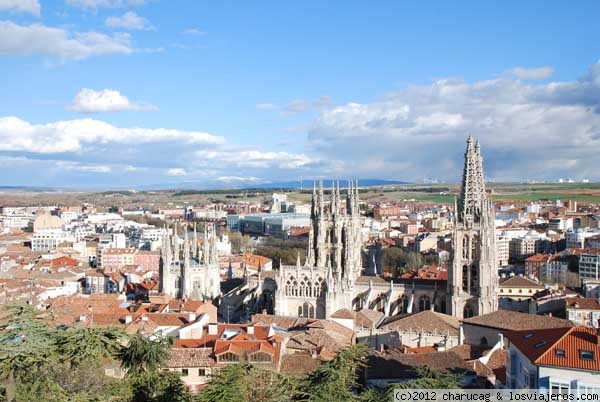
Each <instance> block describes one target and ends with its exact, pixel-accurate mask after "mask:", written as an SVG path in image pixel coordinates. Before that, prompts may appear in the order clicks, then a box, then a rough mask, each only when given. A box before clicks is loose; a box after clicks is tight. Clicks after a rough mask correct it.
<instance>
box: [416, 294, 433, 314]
mask: <svg viewBox="0 0 600 402" xmlns="http://www.w3.org/2000/svg"><path fill="white" fill-rule="evenodd" d="M427 310H431V299H430V298H429V296H425V295H423V296H421V297H419V311H427Z"/></svg>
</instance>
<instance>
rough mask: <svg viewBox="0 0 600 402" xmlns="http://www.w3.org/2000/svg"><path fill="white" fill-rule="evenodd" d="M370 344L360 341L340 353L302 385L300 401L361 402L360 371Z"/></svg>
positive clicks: (363, 365)
mask: <svg viewBox="0 0 600 402" xmlns="http://www.w3.org/2000/svg"><path fill="white" fill-rule="evenodd" d="M366 354H367V345H366V344H364V343H359V344H357V345H354V346H351V347H349V348H347V349H344V350H342V351H340V352H339V353H338V355H337V356H336V357H335V359H333V360H331V361H329V362H327V363H326V364H324V365H323V366H321V367H319V368H318V369H317V370H316V371H314V372H313V373H311V374H310V375H309V376H308V378H307V379H306V380H305V381H304V382H303V383H302V384H301V385H300V390H299V397H298V400H299V401H306V402H327V401H340V402H342V401H343V402H346V401H358V400H360V398H359V395H358V394H357V393H356V392H355V390H356V388H357V387H358V382H357V379H358V370H359V369H360V368H363V367H365V363H364V361H365V357H366Z"/></svg>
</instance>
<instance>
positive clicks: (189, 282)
mask: <svg viewBox="0 0 600 402" xmlns="http://www.w3.org/2000/svg"><path fill="white" fill-rule="evenodd" d="M183 229H184V230H183V231H184V235H183V241H181V240H182V239H180V238H179V236H178V235H177V226H175V227H174V228H173V235H171V234H169V235H167V236H165V237H163V244H162V247H161V264H160V265H161V266H160V288H161V289H160V291H161V292H164V293H165V294H167V295H169V296H171V297H174V298H179V299H187V298H192V299H199V300H204V299H206V300H214V299H216V298H218V297H219V296H220V295H221V276H220V273H219V255H218V252H217V234H216V230H215V226H214V225H208V224H207V225H206V227H205V229H204V237H203V238H202V241H201V242H200V241H199V239H198V235H197V233H196V226H195V225H194V230H193V232H192V233H193V234H192V239H191V240H190V238H189V236H188V228H187V225H186V226H184V228H183ZM167 232H168V231H167ZM181 242H183V244H180V243H181Z"/></svg>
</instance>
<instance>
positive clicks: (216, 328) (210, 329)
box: [208, 324, 219, 335]
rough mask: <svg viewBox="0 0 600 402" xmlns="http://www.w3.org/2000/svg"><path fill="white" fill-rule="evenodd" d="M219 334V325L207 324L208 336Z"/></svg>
mask: <svg viewBox="0 0 600 402" xmlns="http://www.w3.org/2000/svg"><path fill="white" fill-rule="evenodd" d="M217 333H219V324H208V334H209V335H217Z"/></svg>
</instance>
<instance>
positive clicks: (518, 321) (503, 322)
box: [462, 310, 572, 331]
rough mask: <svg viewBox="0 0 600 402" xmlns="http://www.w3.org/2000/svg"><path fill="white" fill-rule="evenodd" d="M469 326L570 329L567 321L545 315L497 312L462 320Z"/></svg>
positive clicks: (516, 328)
mask: <svg viewBox="0 0 600 402" xmlns="http://www.w3.org/2000/svg"><path fill="white" fill-rule="evenodd" d="M462 322H463V323H465V324H469V325H478V326H480V327H488V328H496V329H501V330H509V331H510V330H512V331H519V330H532V329H543V328H565V327H571V326H572V324H571V323H570V322H569V321H568V320H563V319H561V318H556V317H550V316H546V315H534V314H526V313H518V312H516V311H507V310H498V311H494V312H492V313H489V314H484V315H479V316H475V317H471V318H466V319H464V320H462Z"/></svg>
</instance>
